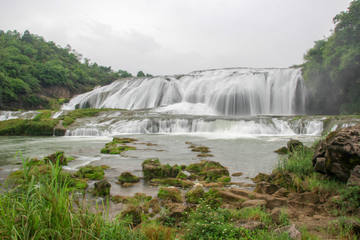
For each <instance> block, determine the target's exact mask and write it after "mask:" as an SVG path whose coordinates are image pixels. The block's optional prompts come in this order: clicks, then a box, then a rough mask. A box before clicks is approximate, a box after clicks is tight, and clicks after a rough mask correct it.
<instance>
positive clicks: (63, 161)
mask: <svg viewBox="0 0 360 240" xmlns="http://www.w3.org/2000/svg"><path fill="white" fill-rule="evenodd" d="M73 159H74V158H72V157H69V158H67V157H65V153H64V152H63V151H57V152H55V153H53V154H51V155H49V156H47V157H44V161H45V163H46V164H48V163H49V162H51V163H52V164H53V165H55V164H56V161H59V165H68V162H69V161H71V160H73Z"/></svg>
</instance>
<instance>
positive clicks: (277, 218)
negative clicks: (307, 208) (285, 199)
mask: <svg viewBox="0 0 360 240" xmlns="http://www.w3.org/2000/svg"><path fill="white" fill-rule="evenodd" d="M283 215H287V216H289V217H293V216H294V213H293V212H291V211H290V210H289V209H288V208H284V207H276V208H274V209H273V210H272V211H271V213H270V217H271V218H272V220H273V221H274V222H275V223H276V224H278V225H279V224H284V223H283V222H282V219H281V218H282V216H283Z"/></svg>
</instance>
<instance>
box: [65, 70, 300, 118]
mask: <svg viewBox="0 0 360 240" xmlns="http://www.w3.org/2000/svg"><path fill="white" fill-rule="evenodd" d="M178 104H182V106H183V107H184V108H185V109H182V113H186V112H187V109H186V108H188V107H189V106H191V105H194V104H197V105H199V104H200V106H202V107H203V109H208V112H209V113H208V114H205V115H213V114H214V113H215V114H217V115H232V116H243V115H260V114H263V115H291V114H304V112H305V89H304V88H303V84H302V77H301V71H300V69H250V68H232V69H221V70H206V71H197V72H192V73H190V74H188V75H182V76H165V77H153V78H131V79H126V80H118V81H115V82H114V83H112V84H110V85H108V86H104V87H98V88H96V89H94V90H93V91H91V92H88V93H85V94H82V95H79V96H77V97H75V98H73V99H72V100H71V101H70V102H69V104H67V105H66V106H64V107H63V109H69V110H71V109H75V108H88V107H91V108H117V109H145V108H155V107H160V106H168V107H169V108H170V109H168V110H171V106H177V105H178ZM177 108H179V106H177ZM190 114H192V113H190Z"/></svg>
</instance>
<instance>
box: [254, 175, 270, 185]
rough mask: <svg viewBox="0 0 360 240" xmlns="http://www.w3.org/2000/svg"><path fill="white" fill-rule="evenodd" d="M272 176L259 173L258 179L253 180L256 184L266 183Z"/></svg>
mask: <svg viewBox="0 0 360 240" xmlns="http://www.w3.org/2000/svg"><path fill="white" fill-rule="evenodd" d="M269 177H270V175H268V174H266V173H259V174H258V175H257V176H256V177H254V178H253V182H254V183H258V182H266V181H267V180H268V179H269Z"/></svg>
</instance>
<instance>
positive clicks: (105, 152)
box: [100, 148, 110, 154]
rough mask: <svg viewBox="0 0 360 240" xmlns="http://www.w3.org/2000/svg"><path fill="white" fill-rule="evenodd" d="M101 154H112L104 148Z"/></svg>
mask: <svg viewBox="0 0 360 240" xmlns="http://www.w3.org/2000/svg"><path fill="white" fill-rule="evenodd" d="M100 153H104V154H108V153H110V150H109V149H108V148H102V149H101V150H100Z"/></svg>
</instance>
